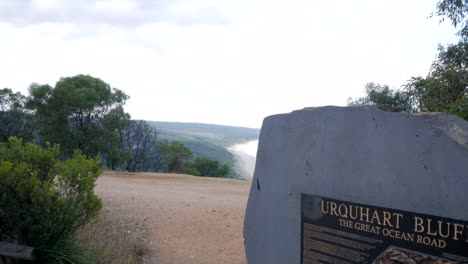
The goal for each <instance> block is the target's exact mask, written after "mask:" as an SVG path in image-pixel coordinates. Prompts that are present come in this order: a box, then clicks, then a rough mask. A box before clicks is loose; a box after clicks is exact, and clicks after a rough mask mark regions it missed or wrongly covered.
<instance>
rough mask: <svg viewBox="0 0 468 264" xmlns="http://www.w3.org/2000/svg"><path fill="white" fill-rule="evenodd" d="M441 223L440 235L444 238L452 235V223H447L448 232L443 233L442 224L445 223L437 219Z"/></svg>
mask: <svg viewBox="0 0 468 264" xmlns="http://www.w3.org/2000/svg"><path fill="white" fill-rule="evenodd" d="M437 222H438V223H439V235H440V236H441V237H443V238H447V237H449V236H450V225H452V223H446V224H447V233H446V234H443V232H442V224H443V223H444V222H443V221H437Z"/></svg>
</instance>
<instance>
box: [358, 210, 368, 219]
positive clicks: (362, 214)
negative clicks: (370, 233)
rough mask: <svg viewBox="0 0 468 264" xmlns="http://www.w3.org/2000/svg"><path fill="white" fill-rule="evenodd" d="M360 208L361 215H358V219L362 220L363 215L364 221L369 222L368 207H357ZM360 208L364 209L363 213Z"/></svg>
mask: <svg viewBox="0 0 468 264" xmlns="http://www.w3.org/2000/svg"><path fill="white" fill-rule="evenodd" d="M359 208H360V212H361V217H359V221H364V219H363V217H362V216H364V215H365V216H366V222H369V208H363V207H359ZM362 209H366V213H365V214H364V212H363V210H362Z"/></svg>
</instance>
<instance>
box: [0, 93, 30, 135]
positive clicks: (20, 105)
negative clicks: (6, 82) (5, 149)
mask: <svg viewBox="0 0 468 264" xmlns="http://www.w3.org/2000/svg"><path fill="white" fill-rule="evenodd" d="M26 100H27V99H26V97H25V96H24V95H22V94H21V93H19V92H17V93H13V91H12V90H11V89H8V88H4V89H1V90H0V142H7V141H8V138H10V137H12V136H16V137H21V138H24V139H25V140H32V139H33V134H34V127H35V118H34V115H33V114H32V113H31V111H29V110H28V109H26Z"/></svg>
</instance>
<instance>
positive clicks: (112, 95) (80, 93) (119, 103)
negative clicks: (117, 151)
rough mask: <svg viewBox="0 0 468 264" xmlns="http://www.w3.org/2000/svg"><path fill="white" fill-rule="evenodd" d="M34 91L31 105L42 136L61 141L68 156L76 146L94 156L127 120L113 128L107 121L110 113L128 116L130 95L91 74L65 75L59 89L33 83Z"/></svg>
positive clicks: (60, 81) (102, 150)
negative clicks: (106, 124)
mask: <svg viewBox="0 0 468 264" xmlns="http://www.w3.org/2000/svg"><path fill="white" fill-rule="evenodd" d="M30 93H31V100H30V101H29V106H30V107H31V108H33V109H35V110H36V114H37V115H38V116H39V117H40V121H41V135H42V137H43V138H44V139H45V140H46V141H50V142H53V143H58V144H60V145H61V146H62V147H63V148H64V151H65V152H66V153H65V154H66V156H70V155H71V154H72V152H73V150H74V149H80V150H82V151H83V153H84V154H86V155H88V156H91V157H96V156H97V155H98V154H99V153H101V152H104V151H106V150H108V149H106V148H105V146H104V145H103V142H105V140H106V139H108V137H109V134H112V133H115V132H114V131H113V130H115V129H117V128H119V127H115V126H117V124H120V125H123V124H124V122H116V123H115V124H116V125H115V126H114V127H110V128H109V127H108V126H104V124H103V123H104V120H105V119H107V118H109V115H113V120H115V119H117V120H119V119H122V120H125V119H127V118H128V116H126V115H125V112H124V111H123V109H122V107H123V104H124V103H125V102H126V100H127V99H128V96H127V95H126V94H125V93H123V92H122V91H120V90H118V89H112V88H111V87H110V85H109V84H107V83H105V82H104V81H102V80H100V79H98V78H94V77H91V76H89V75H76V76H73V77H66V78H61V79H60V80H59V81H58V82H57V84H56V85H55V88H52V87H51V86H49V85H32V86H31V87H30Z"/></svg>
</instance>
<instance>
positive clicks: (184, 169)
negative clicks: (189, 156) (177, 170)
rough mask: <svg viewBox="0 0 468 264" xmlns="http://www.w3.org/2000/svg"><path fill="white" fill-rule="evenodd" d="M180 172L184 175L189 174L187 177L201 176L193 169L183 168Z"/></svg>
mask: <svg viewBox="0 0 468 264" xmlns="http://www.w3.org/2000/svg"><path fill="white" fill-rule="evenodd" d="M181 172H182V173H184V174H189V175H193V176H201V173H200V172H199V171H198V170H197V169H195V168H188V167H184V168H182V171H181Z"/></svg>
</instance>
